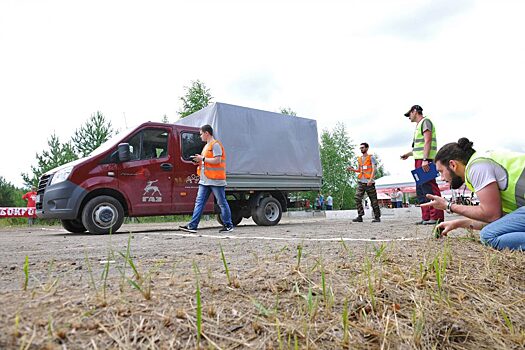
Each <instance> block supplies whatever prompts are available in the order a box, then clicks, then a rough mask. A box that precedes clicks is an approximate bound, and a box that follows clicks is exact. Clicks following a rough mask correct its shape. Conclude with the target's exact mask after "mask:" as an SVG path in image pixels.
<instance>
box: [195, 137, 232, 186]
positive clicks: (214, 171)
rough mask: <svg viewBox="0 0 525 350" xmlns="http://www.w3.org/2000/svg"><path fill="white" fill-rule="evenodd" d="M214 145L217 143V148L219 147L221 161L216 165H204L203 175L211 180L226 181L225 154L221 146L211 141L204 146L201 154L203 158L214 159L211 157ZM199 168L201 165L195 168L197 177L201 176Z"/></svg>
mask: <svg viewBox="0 0 525 350" xmlns="http://www.w3.org/2000/svg"><path fill="white" fill-rule="evenodd" d="M215 143H218V144H219V146H221V150H222V156H221V161H220V163H217V164H210V163H204V175H205V176H206V177H207V178H208V179H211V180H226V153H225V152H224V147H222V144H221V143H220V142H219V141H217V140H213V141H212V142H210V143H209V144H207V145H206V146H204V148H203V149H202V153H201V154H202V156H203V157H204V158H215V157H214V156H213V145H215ZM201 166H202V165H199V166H198V167H197V175H199V176H201Z"/></svg>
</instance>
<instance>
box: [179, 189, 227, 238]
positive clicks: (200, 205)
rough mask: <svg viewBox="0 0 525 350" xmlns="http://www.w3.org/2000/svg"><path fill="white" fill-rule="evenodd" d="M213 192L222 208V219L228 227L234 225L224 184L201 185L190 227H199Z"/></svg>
mask: <svg viewBox="0 0 525 350" xmlns="http://www.w3.org/2000/svg"><path fill="white" fill-rule="evenodd" d="M211 192H213V195H214V196H215V199H216V200H217V203H218V204H219V207H220V208H221V219H222V222H223V223H224V226H226V227H232V226H233V224H232V213H231V211H230V206H229V205H228V202H227V201H226V193H225V192H224V186H206V185H199V192H197V198H196V199H195V208H193V216H192V217H191V221H190V223H189V224H188V227H189V228H191V229H194V230H195V229H197V227H198V226H199V222H200V221H201V215H202V211H203V210H204V205H205V204H206V202H207V201H208V198H209V197H210V193H211Z"/></svg>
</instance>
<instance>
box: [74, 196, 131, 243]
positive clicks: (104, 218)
mask: <svg viewBox="0 0 525 350" xmlns="http://www.w3.org/2000/svg"><path fill="white" fill-rule="evenodd" d="M123 222H124V208H122V204H120V202H119V201H118V200H116V199H115V198H113V197H111V196H99V197H95V198H93V199H91V200H90V201H89V202H87V204H86V206H85V207H84V210H83V211H82V223H83V224H84V226H85V227H86V228H87V230H88V231H89V232H90V233H94V234H99V235H100V234H107V233H110V232H112V233H114V232H117V230H118V229H119V228H120V226H122V223H123Z"/></svg>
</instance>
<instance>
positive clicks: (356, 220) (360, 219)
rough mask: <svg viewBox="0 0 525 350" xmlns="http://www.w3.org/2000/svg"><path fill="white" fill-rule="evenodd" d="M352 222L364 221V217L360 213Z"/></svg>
mask: <svg viewBox="0 0 525 350" xmlns="http://www.w3.org/2000/svg"><path fill="white" fill-rule="evenodd" d="M352 222H363V217H362V216H360V215H359V216H358V217H356V218H355V219H353V220H352Z"/></svg>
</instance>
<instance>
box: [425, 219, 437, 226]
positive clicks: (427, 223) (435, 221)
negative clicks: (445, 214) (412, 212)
mask: <svg viewBox="0 0 525 350" xmlns="http://www.w3.org/2000/svg"><path fill="white" fill-rule="evenodd" d="M436 223H437V220H425V221H423V225H435V224H436Z"/></svg>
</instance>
